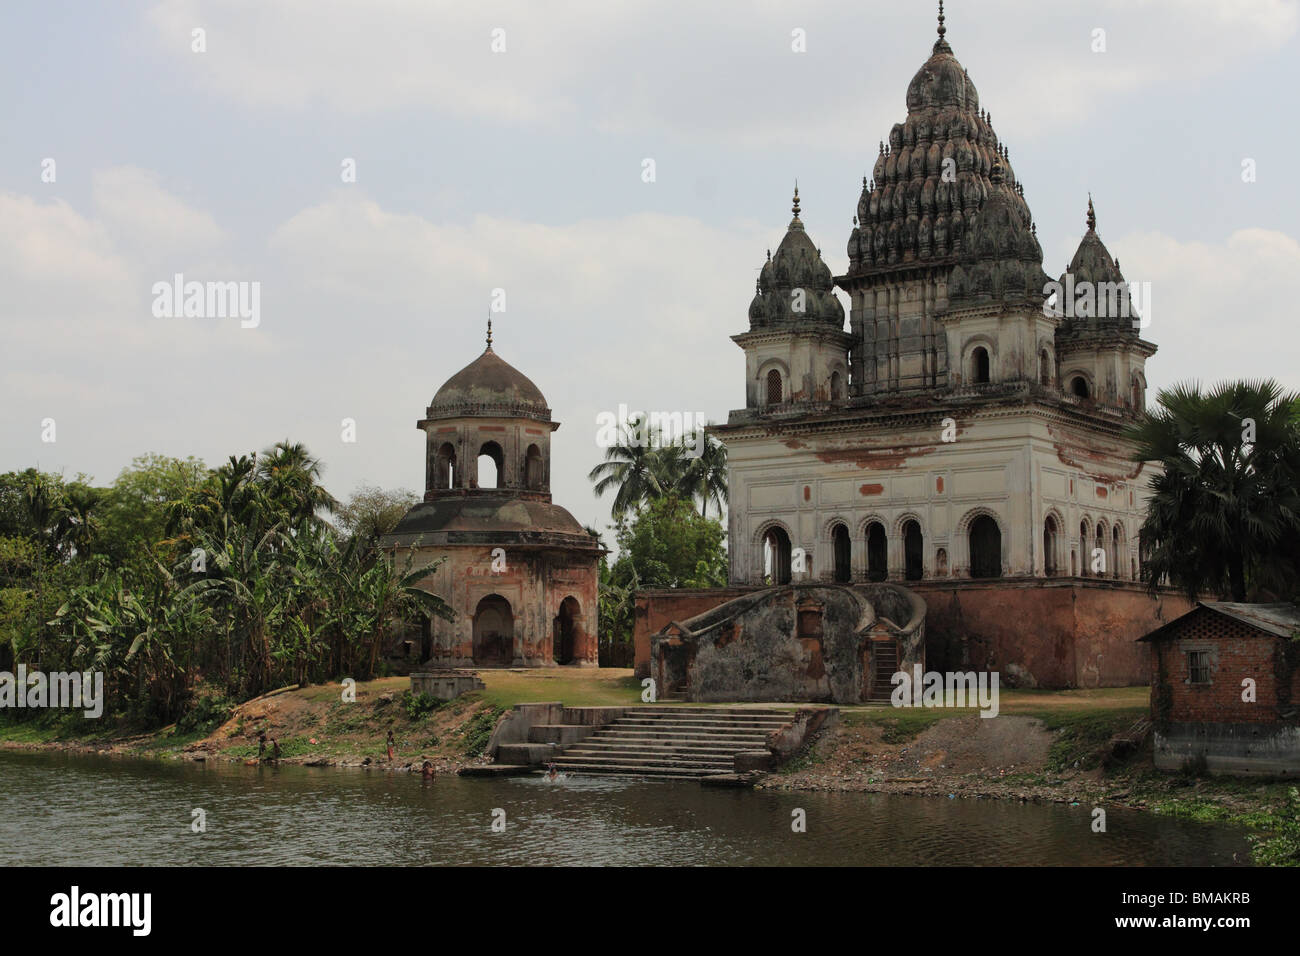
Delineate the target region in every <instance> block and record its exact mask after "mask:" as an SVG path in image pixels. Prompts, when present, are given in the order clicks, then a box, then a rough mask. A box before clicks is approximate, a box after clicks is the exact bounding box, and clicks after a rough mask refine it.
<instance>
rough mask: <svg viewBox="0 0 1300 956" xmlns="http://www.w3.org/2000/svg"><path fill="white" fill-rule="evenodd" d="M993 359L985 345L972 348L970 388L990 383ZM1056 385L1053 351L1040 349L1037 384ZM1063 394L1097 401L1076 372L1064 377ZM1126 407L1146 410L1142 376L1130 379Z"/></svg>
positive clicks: (1082, 373) (1084, 375)
mask: <svg viewBox="0 0 1300 956" xmlns="http://www.w3.org/2000/svg"><path fill="white" fill-rule="evenodd" d="M991 366H992V358H991V353H990V351H989V347H988V346H987V345H979V344H977V345H975V346H974V347H973V348H971V349H970V351H969V357H968V358H967V361H966V381H967V382H968V383H969V384H972V385H986V384H988V383H989V382H991V381H992V377H991V374H992V373H991ZM1055 383H1056V360H1055V359H1054V358H1053V356H1052V350H1051V349H1049V348H1048V347H1047V346H1043V347H1042V348H1040V349H1039V351H1038V384H1039V385H1042V386H1044V387H1049V388H1050V387H1051V386H1052V385H1054V384H1055ZM1065 392H1066V393H1067V394H1069V395H1073V396H1074V397H1076V398H1086V399H1091V398H1096V396H1097V389H1096V387H1095V385H1094V384H1093V381H1092V376H1091V375H1090V374H1089V373H1088V372H1086V371H1084V370H1082V369H1076V370H1073V371H1070V372H1067V373H1066V374H1065ZM1127 404H1128V405H1129V406H1130V407H1131V408H1133V409H1134V410H1136V411H1141V410H1143V409H1144V408H1146V379H1145V377H1144V376H1143V375H1142V373H1141V372H1134V373H1133V374H1132V375H1131V376H1130V378H1129V394H1128V396H1127Z"/></svg>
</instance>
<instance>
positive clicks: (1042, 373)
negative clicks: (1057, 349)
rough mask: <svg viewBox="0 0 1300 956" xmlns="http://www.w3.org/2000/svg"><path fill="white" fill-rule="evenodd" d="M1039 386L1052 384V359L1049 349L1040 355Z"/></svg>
mask: <svg viewBox="0 0 1300 956" xmlns="http://www.w3.org/2000/svg"><path fill="white" fill-rule="evenodd" d="M1038 384H1039V385H1051V384H1052V357H1051V356H1050V355H1048V354H1047V349H1043V350H1042V351H1041V352H1039V353H1038Z"/></svg>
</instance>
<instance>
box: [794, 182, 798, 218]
mask: <svg viewBox="0 0 1300 956" xmlns="http://www.w3.org/2000/svg"><path fill="white" fill-rule="evenodd" d="M793 212H794V218H796V219H798V218H799V180H797V179H796V180H795V181H794V206H793Z"/></svg>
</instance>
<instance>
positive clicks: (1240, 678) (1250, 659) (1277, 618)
mask: <svg viewBox="0 0 1300 956" xmlns="http://www.w3.org/2000/svg"><path fill="white" fill-rule="evenodd" d="M1298 631H1300V607H1297V606H1296V605H1294V604H1230V603H1210V602H1202V603H1199V604H1197V606H1196V607H1195V608H1193V609H1192V610H1191V611H1189V612H1188V613H1187V614H1184V615H1183V616H1182V617H1180V618H1178V619H1176V620H1174V621H1171V622H1170V623H1168V624H1166V625H1165V626H1164V627H1161V628H1159V629H1158V630H1155V631H1152V632H1151V633H1150V634H1147V635H1146V636H1145V637H1142V638H1139V640H1141V641H1144V642H1146V643H1148V644H1150V645H1151V652H1152V653H1151V715H1152V720H1153V721H1154V723H1155V764H1156V766H1157V767H1158V768H1160V769H1162V770H1178V769H1180V768H1181V767H1183V766H1184V765H1185V764H1190V765H1195V764H1197V763H1199V762H1200V761H1201V760H1202V759H1203V760H1204V762H1205V767H1206V769H1208V770H1211V771H1217V772H1225V773H1262V774H1276V775H1280V776H1289V775H1294V774H1300V641H1297V640H1294V639H1293V638H1292V635H1294V634H1296V633H1297V632H1298Z"/></svg>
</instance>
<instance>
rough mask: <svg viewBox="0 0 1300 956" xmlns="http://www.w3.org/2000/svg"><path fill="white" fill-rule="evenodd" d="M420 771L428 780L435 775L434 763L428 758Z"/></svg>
mask: <svg viewBox="0 0 1300 956" xmlns="http://www.w3.org/2000/svg"><path fill="white" fill-rule="evenodd" d="M420 773H422V774H423V775H424V779H425V780H428V779H429V778H430V777H432V776H433V764H431V763H429V761H427V760H426V761H425V762H424V766H423V767H421V768H420Z"/></svg>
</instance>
